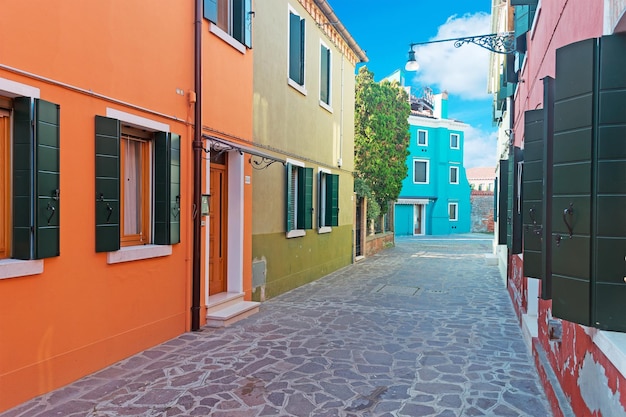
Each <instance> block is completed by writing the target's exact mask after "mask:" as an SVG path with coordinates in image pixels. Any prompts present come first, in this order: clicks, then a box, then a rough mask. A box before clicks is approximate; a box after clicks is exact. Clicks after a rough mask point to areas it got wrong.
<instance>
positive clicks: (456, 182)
mask: <svg viewBox="0 0 626 417" xmlns="http://www.w3.org/2000/svg"><path fill="white" fill-rule="evenodd" d="M452 171H456V175H455V178H456V181H452ZM448 178H449V180H450V184H458V183H459V167H457V166H454V165H453V166H451V167H450V173H449V176H448Z"/></svg>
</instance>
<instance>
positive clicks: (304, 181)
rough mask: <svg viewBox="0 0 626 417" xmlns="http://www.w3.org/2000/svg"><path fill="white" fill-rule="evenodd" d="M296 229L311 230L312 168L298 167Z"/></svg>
mask: <svg viewBox="0 0 626 417" xmlns="http://www.w3.org/2000/svg"><path fill="white" fill-rule="evenodd" d="M297 215H298V229H312V228H313V168H303V167H298V214H297Z"/></svg>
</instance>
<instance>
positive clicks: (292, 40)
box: [289, 13, 304, 85]
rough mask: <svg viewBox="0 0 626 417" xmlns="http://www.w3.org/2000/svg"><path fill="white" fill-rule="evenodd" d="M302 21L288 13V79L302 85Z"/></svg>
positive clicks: (295, 15)
mask: <svg viewBox="0 0 626 417" xmlns="http://www.w3.org/2000/svg"><path fill="white" fill-rule="evenodd" d="M303 23H304V19H300V16H298V15H297V14H294V13H289V78H291V79H292V80H293V81H295V82H297V83H298V84H300V85H303V84H304V82H303V80H304V76H303V71H304V66H303V65H302V60H303V56H302V55H303V51H304V49H303V38H304V27H303V25H302V24H303Z"/></svg>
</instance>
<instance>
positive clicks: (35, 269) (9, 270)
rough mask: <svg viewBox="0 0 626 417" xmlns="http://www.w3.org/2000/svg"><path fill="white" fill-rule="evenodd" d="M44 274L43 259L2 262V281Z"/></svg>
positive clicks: (0, 269) (0, 276) (0, 270)
mask: <svg viewBox="0 0 626 417" xmlns="http://www.w3.org/2000/svg"><path fill="white" fill-rule="evenodd" d="M41 273H43V259H36V260H29V261H24V260H21V259H3V260H1V261H0V279H5V278H17V277H26V276H29V275H38V274H41Z"/></svg>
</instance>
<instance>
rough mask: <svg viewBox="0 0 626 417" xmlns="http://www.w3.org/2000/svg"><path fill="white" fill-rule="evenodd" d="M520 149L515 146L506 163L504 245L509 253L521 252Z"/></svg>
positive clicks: (521, 158)
mask: <svg viewBox="0 0 626 417" xmlns="http://www.w3.org/2000/svg"><path fill="white" fill-rule="evenodd" d="M522 160H523V157H522V150H521V149H520V148H518V147H517V146H515V147H514V148H513V152H511V153H510V154H509V163H508V169H509V172H508V197H509V198H508V200H509V204H508V205H507V232H506V233H507V235H506V245H507V247H508V248H509V249H510V250H511V254H518V253H521V252H522V210H521V189H520V187H519V186H520V183H519V175H520V174H521V172H520V169H521V166H520V163H521V162H522Z"/></svg>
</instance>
